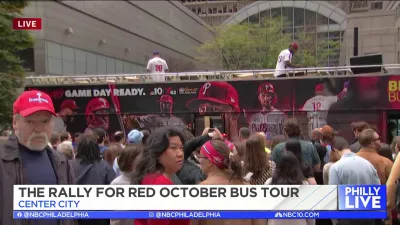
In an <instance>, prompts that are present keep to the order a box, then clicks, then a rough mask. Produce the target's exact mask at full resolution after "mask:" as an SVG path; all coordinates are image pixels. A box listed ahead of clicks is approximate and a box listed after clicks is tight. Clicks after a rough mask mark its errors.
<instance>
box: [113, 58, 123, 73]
mask: <svg viewBox="0 0 400 225" xmlns="http://www.w3.org/2000/svg"><path fill="white" fill-rule="evenodd" d="M115 73H116V74H122V73H124V62H123V61H122V60H118V59H117V60H115Z"/></svg>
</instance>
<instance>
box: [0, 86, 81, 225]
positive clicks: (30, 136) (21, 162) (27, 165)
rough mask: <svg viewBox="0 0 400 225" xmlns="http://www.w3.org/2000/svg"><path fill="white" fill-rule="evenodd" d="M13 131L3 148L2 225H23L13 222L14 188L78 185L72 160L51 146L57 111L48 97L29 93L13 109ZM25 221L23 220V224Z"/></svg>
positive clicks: (44, 224) (64, 223) (62, 223)
mask: <svg viewBox="0 0 400 225" xmlns="http://www.w3.org/2000/svg"><path fill="white" fill-rule="evenodd" d="M13 111H14V116H13V129H14V131H15V134H16V135H11V136H9V138H8V140H7V141H6V143H5V144H4V145H0V158H1V160H0V178H1V179H0V199H1V201H0V208H1V209H2V210H0V224H10V225H11V224H14V225H17V224H22V223H21V222H18V221H20V220H13V211H12V210H13V209H12V207H10V206H12V205H13V195H12V193H13V185H25V184H26V185H68V184H74V174H73V172H72V170H71V168H70V165H69V163H68V160H67V159H66V158H65V157H64V156H63V155H62V154H61V153H60V152H57V151H55V150H53V149H52V148H50V147H49V146H48V143H49V137H50V135H51V133H52V131H53V126H54V118H55V115H56V113H55V110H54V106H53V102H52V100H51V98H50V96H48V95H47V94H45V93H43V92H40V91H25V92H24V93H22V94H21V95H20V96H19V97H18V99H17V100H16V101H15V102H14V105H13ZM21 221H22V220H21ZM27 224H29V225H39V224H40V225H72V224H76V221H74V220H59V221H58V220H31V221H28V223H27Z"/></svg>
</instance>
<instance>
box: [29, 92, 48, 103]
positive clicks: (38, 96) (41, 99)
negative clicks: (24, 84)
mask: <svg viewBox="0 0 400 225" xmlns="http://www.w3.org/2000/svg"><path fill="white" fill-rule="evenodd" d="M36 95H37V98H29V102H39V103H43V102H45V103H49V101H47V99H44V98H41V96H42V93H37V94H36Z"/></svg>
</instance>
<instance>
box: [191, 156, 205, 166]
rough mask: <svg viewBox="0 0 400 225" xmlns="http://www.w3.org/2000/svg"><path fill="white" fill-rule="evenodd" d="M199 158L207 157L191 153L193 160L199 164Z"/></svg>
mask: <svg viewBox="0 0 400 225" xmlns="http://www.w3.org/2000/svg"><path fill="white" fill-rule="evenodd" d="M200 159H207V157H205V156H197V155H193V160H194V161H195V162H196V163H197V164H200Z"/></svg>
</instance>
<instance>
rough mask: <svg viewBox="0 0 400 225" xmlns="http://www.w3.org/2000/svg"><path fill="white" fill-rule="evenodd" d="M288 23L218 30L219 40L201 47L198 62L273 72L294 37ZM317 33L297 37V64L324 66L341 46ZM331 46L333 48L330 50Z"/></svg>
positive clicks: (264, 22)
mask: <svg viewBox="0 0 400 225" xmlns="http://www.w3.org/2000/svg"><path fill="white" fill-rule="evenodd" d="M287 23H288V22H287V20H286V19H285V18H281V17H274V18H269V17H268V18H265V19H264V20H262V23H260V24H249V23H242V24H234V25H223V26H220V27H217V28H215V30H216V35H215V39H213V40H209V41H207V42H205V43H204V44H203V45H201V46H200V48H199V53H200V55H201V57H199V58H198V59H199V60H200V61H202V62H204V63H206V64H208V65H212V66H215V65H219V66H220V67H222V68H223V69H226V70H243V69H249V70H250V69H266V68H269V69H273V68H275V66H276V60H277V57H278V55H279V53H280V52H281V51H282V50H283V49H285V48H288V47H289V44H290V43H291V42H292V34H291V33H289V32H285V30H284V27H287ZM314 31H315V32H314V33H313V32H306V31H304V32H302V33H300V35H299V36H298V37H296V39H298V40H296V41H297V42H299V46H300V50H299V51H298V52H297V53H296V57H294V63H300V64H301V65H304V66H323V64H324V63H325V62H326V60H327V59H328V57H329V56H330V55H331V54H333V52H335V50H337V49H338V47H339V45H340V43H339V42H334V41H321V40H319V39H317V35H315V34H316V31H317V30H316V28H315V30H314ZM327 46H330V48H329V50H327Z"/></svg>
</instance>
